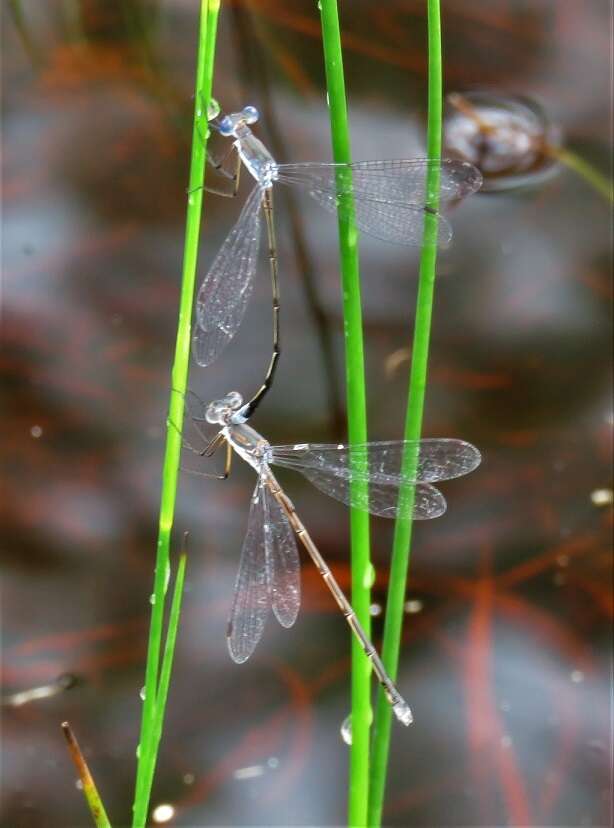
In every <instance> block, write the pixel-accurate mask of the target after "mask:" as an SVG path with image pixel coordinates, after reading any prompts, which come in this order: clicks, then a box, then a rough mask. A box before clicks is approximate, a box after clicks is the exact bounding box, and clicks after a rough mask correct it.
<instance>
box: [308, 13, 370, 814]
mask: <svg viewBox="0 0 614 828" xmlns="http://www.w3.org/2000/svg"><path fill="white" fill-rule="evenodd" d="M319 5H320V10H321V22H322V41H323V47H324V65H325V71H326V88H327V92H328V105H329V111H330V125H331V135H332V145H333V158H334V160H335V162H336V163H348V164H349V163H350V162H351V153H350V135H349V126H348V113H347V102H346V94H345V80H344V75H343V56H342V51H341V33H340V29H339V14H338V11H337V3H336V0H321V2H320V4H319ZM346 178H347V175H346V174H343V173H339V174H338V175H337V179H338V181H337V185H338V189H339V190H340V191H341V190H344V189H345V190H347V185H346V186H345V187H344V184H345V180H346ZM350 200H351V196H349V195H344V196H342V198H341V199H340V201H341V202H342V203H343V202H346V203H345V204H344V206H345V208H346V210H345V211H344V212H345V214H346V216H349V217H344V216H342V215H341V211H340V213H339V255H340V263H341V281H342V290H343V318H344V331H345V378H346V397H347V409H348V413H347V419H348V437H349V441H350V443H362V442H365V441H366V439H367V406H366V392H365V368H364V349H363V336H362V308H361V296H360V273H359V262H358V233H357V230H356V224H355V222H354V219H353V209H352V208H353V203H351V201H350ZM348 201H349V203H348ZM355 465H356V463H355ZM352 488H353V489H354V490H359V491H361V492H363V493H364V495H365V496H366V495H367V494H368V488H367V484H363V483H353V484H352ZM350 537H351V544H352V558H351V562H352V606H353V608H354V611H355V612H356V615H357V616H358V619H359V621H360V623H361V624H362V626H363V627H364V629H365V631H366V632H367V634H370V626H371V623H370V622H371V619H370V615H369V606H370V602H371V590H370V587H371V583H372V571H373V570H372V567H371V562H370V558H369V515H368V514H367V513H366V512H362V511H358V510H356V509H352V510H351V513H350ZM370 678H371V664H370V662H369V660H368V658H367V657H366V655H365V654H364V652H363V650H362V648H361V646H360V645H359V644H358V642H357V641H356V640H355V639H354V637H352V720H351V721H352V745H351V748H350V784H349V801H348V822H349V825H351V826H362V825H365V824H366V817H367V793H368V781H369V728H370V726H371V716H372V712H371V683H370Z"/></svg>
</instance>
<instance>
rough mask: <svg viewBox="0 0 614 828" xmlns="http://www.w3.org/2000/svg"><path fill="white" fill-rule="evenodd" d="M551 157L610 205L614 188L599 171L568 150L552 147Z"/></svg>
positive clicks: (613, 198) (613, 199) (613, 195)
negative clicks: (583, 181) (578, 177)
mask: <svg viewBox="0 0 614 828" xmlns="http://www.w3.org/2000/svg"><path fill="white" fill-rule="evenodd" d="M550 153H551V155H553V156H554V157H555V158H556V159H557V160H558V161H560V163H561V164H563V165H564V166H565V167H567V168H568V169H570V170H573V172H575V173H576V174H577V175H579V176H580V177H581V178H583V179H584V180H585V181H586V183H587V184H589V185H590V186H591V187H592V188H593V189H594V190H595V191H596V192H598V193H599V194H600V195H602V196H603V197H604V198H605V199H606V200H607V201H609V202H610V203H612V202H613V201H614V187H613V186H612V181H610V180H609V179H608V178H606V177H605V175H603V174H602V173H600V172H599V170H596V169H595V167H593V166H592V164H589V163H588V161H585V160H584V158H581V157H580V156H579V155H577V154H576V153H575V152H572V150H569V149H563V148H560V147H552V148H551V149H550Z"/></svg>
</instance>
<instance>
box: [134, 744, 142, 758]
mask: <svg viewBox="0 0 614 828" xmlns="http://www.w3.org/2000/svg"><path fill="white" fill-rule="evenodd" d="M134 753H135V756H136V758H137V759H140V758H141V746H140V745H137V746H136V750H135V751H134Z"/></svg>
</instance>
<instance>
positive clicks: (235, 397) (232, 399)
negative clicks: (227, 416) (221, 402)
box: [225, 391, 243, 411]
mask: <svg viewBox="0 0 614 828" xmlns="http://www.w3.org/2000/svg"><path fill="white" fill-rule="evenodd" d="M225 401H226V404H227V405H228V406H229V407H230V408H232V409H233V410H235V411H236V410H237V409H238V408H241V406H242V405H243V397H242V396H241V394H239V392H238V391H231V392H230V393H229V394H226V397H225Z"/></svg>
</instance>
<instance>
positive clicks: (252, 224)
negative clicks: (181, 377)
mask: <svg viewBox="0 0 614 828" xmlns="http://www.w3.org/2000/svg"><path fill="white" fill-rule="evenodd" d="M261 205H262V189H261V188H260V187H258V186H256V187H254V189H253V190H252V192H251V193H250V195H249V197H248V199H247V201H246V202H245V205H244V207H243V210H242V211H241V215H240V216H239V218H238V220H237V223H236V224H235V226H234V227H233V228H232V230H231V231H230V233H229V234H228V236H227V237H226V239H225V241H224V243H223V244H222V246H221V248H220V250H219V252H218V254H217V256H216V257H215V259H214V261H213V264H212V265H211V267H210V269H209V272H208V273H207V275H206V276H205V278H204V279H203V282H202V284H201V286H200V288H199V290H198V294H197V297H196V321H197V324H196V325H195V326H194V335H193V338H192V347H193V352H194V358H195V359H196V362H197V363H198V364H199V365H202V366H206V365H210V364H211V363H212V362H213V361H214V360H215V359H217V357H218V356H219V354H220V353H221V352H222V350H223V349H224V348H225V347H226V345H227V344H228V343H229V342H230V340H231V339H232V338H233V336H234V335H235V333H236V332H237V330H238V329H239V326H240V324H241V322H242V321H243V316H244V315H245V310H246V308H247V303H248V301H249V298H250V296H251V294H252V289H253V286H254V275H255V273H256V267H257V263H258V250H259V247H260V208H261Z"/></svg>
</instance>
